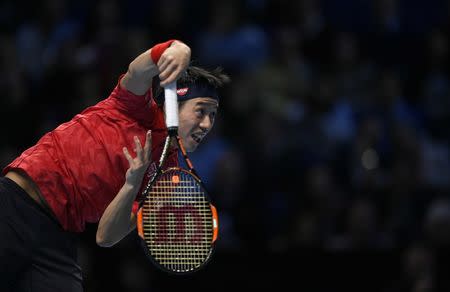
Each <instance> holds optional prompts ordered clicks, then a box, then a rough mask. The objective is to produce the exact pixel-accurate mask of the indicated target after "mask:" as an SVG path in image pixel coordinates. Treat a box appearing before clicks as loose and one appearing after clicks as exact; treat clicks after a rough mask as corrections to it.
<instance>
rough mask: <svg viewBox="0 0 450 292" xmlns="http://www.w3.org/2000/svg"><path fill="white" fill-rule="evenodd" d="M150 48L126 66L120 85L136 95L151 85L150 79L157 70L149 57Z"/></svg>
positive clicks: (142, 92)
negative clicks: (126, 69)
mask: <svg viewBox="0 0 450 292" xmlns="http://www.w3.org/2000/svg"><path fill="white" fill-rule="evenodd" d="M150 54H151V49H150V50H147V51H145V52H144V53H142V54H140V55H139V56H138V57H137V58H136V59H134V60H133V61H132V62H131V63H130V65H129V66H128V71H127V73H126V74H125V76H124V77H123V78H122V80H121V85H122V86H123V87H124V88H126V89H127V90H129V91H131V92H132V93H134V94H136V95H143V94H145V93H146V92H147V90H148V89H149V88H150V87H151V85H152V79H153V77H154V76H156V75H157V74H158V73H159V71H158V67H157V66H156V64H154V63H153V61H152V58H151V55H150Z"/></svg>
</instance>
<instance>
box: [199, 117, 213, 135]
mask: <svg viewBox="0 0 450 292" xmlns="http://www.w3.org/2000/svg"><path fill="white" fill-rule="evenodd" d="M211 127H212V122H211V118H210V117H209V116H208V115H206V116H205V117H204V118H203V120H202V121H201V122H200V128H202V130H204V131H209V130H210V129H211Z"/></svg>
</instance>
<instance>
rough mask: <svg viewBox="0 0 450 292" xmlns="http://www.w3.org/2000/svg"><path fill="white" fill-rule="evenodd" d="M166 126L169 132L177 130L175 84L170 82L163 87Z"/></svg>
mask: <svg viewBox="0 0 450 292" xmlns="http://www.w3.org/2000/svg"><path fill="white" fill-rule="evenodd" d="M164 97H165V104H164V105H165V113H166V126H167V129H169V130H176V129H178V97H177V83H176V82H172V83H169V84H167V85H166V86H165V87H164Z"/></svg>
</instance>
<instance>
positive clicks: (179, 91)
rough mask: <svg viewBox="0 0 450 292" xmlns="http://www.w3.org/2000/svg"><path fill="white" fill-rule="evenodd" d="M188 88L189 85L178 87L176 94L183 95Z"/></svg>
mask: <svg viewBox="0 0 450 292" xmlns="http://www.w3.org/2000/svg"><path fill="white" fill-rule="evenodd" d="M188 90H189V87H185V88H179V89H177V94H178V95H180V96H184V95H186V93H187V92H188Z"/></svg>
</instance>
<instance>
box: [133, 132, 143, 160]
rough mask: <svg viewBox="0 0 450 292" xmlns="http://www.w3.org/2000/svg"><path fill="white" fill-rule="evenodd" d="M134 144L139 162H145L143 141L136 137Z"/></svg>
mask: <svg viewBox="0 0 450 292" xmlns="http://www.w3.org/2000/svg"><path fill="white" fill-rule="evenodd" d="M134 144H135V145H136V155H137V157H138V158H139V160H141V161H143V160H144V153H143V150H142V144H141V141H140V140H139V138H138V137H137V136H134Z"/></svg>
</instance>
